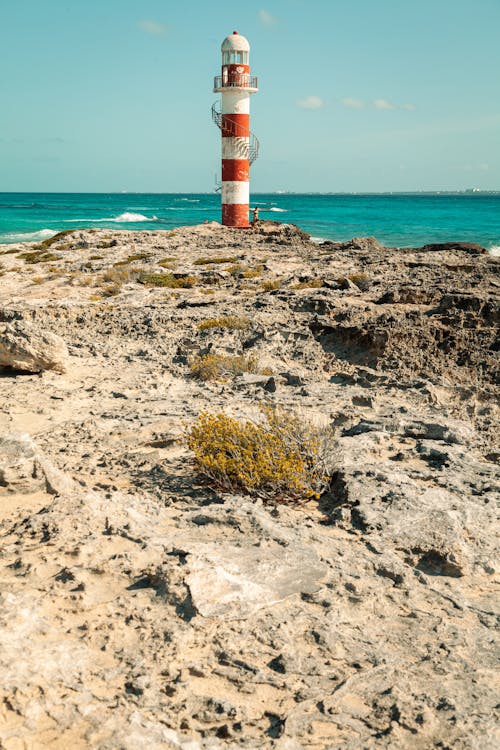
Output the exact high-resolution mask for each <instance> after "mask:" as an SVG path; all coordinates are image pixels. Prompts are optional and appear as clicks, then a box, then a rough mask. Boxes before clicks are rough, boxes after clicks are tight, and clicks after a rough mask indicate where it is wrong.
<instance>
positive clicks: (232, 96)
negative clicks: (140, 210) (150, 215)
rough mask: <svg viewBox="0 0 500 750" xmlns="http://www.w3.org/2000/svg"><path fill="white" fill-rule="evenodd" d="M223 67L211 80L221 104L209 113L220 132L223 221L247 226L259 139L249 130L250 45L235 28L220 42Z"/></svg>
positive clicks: (253, 85) (254, 87) (254, 89)
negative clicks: (251, 170)
mask: <svg viewBox="0 0 500 750" xmlns="http://www.w3.org/2000/svg"><path fill="white" fill-rule="evenodd" d="M221 49H222V71H221V75H220V76H216V77H215V80H214V93H217V94H220V95H221V96H220V105H219V102H216V103H215V104H214V105H213V106H212V117H213V120H214V122H215V123H216V125H218V127H219V128H220V130H221V134H222V191H221V192H222V223H223V224H224V225H225V226H228V227H240V228H245V227H248V226H249V223H248V212H249V202H250V165H251V164H253V162H254V161H255V159H256V158H257V155H258V151H259V142H258V140H257V138H256V137H255V136H254V135H253V133H251V132H250V94H255V93H256V92H257V91H258V86H257V78H256V77H255V76H251V75H250V59H249V57H250V45H249V44H248V41H247V40H246V39H245V37H244V36H241V34H238V32H237V31H233V33H232V34H231V35H230V36H228V37H226V39H224V41H223V42H222V47H221Z"/></svg>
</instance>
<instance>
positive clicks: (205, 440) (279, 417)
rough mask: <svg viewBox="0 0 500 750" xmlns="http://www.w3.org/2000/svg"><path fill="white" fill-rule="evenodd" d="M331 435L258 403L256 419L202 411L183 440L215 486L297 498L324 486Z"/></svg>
mask: <svg viewBox="0 0 500 750" xmlns="http://www.w3.org/2000/svg"><path fill="white" fill-rule="evenodd" d="M332 437H333V436H332V433H331V432H330V431H328V432H325V430H320V429H318V428H316V427H315V426H314V425H311V424H308V423H307V422H305V421H304V420H303V419H302V418H301V417H299V416H298V415H294V414H289V413H287V412H284V411H281V410H279V409H274V408H271V407H264V408H263V409H262V420H261V421H260V422H253V421H250V420H245V421H241V420H238V419H234V418H233V417H229V416H227V415H226V414H224V413H219V414H212V413H209V412H202V413H201V414H200V415H199V416H198V418H197V419H196V420H195V421H194V423H193V424H192V425H191V426H190V428H189V430H188V431H187V433H186V437H185V441H186V444H187V445H188V447H189V448H190V449H191V450H192V452H193V453H194V460H195V464H196V466H197V468H198V469H199V471H200V473H201V474H202V476H204V477H205V479H206V480H207V481H208V482H209V483H210V484H212V485H214V486H215V487H217V488H218V489H221V490H225V491H227V492H232V493H235V492H244V493H246V494H250V495H255V496H257V497H261V498H263V499H264V500H269V501H273V502H299V501H301V500H307V499H309V498H312V497H316V498H318V497H319V496H320V495H321V493H322V492H323V491H324V490H325V489H326V488H327V487H328V484H329V481H330V476H329V474H328V466H327V456H328V452H329V449H330V447H331V445H332Z"/></svg>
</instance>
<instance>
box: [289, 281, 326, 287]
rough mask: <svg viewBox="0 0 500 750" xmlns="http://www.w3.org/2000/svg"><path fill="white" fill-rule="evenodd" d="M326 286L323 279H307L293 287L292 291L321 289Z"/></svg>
mask: <svg viewBox="0 0 500 750" xmlns="http://www.w3.org/2000/svg"><path fill="white" fill-rule="evenodd" d="M324 285H325V282H324V281H323V279H306V281H299V282H298V283H297V284H294V285H293V286H292V289H321V287H322V286H324Z"/></svg>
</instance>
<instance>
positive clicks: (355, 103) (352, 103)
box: [340, 97, 365, 109]
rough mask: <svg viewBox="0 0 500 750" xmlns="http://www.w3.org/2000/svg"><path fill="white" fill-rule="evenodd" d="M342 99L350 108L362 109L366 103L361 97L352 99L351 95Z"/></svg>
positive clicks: (345, 105)
mask: <svg viewBox="0 0 500 750" xmlns="http://www.w3.org/2000/svg"><path fill="white" fill-rule="evenodd" d="M340 101H341V102H342V104H343V105H344V107H349V108H350V109H362V108H363V107H364V106H365V103H364V102H362V101H361V99H351V98H350V97H346V98H345V99H341V100H340Z"/></svg>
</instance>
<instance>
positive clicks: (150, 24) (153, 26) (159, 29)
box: [137, 20, 167, 36]
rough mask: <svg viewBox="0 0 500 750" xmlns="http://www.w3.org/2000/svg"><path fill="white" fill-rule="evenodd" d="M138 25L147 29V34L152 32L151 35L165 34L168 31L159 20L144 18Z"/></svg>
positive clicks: (144, 29)
mask: <svg viewBox="0 0 500 750" xmlns="http://www.w3.org/2000/svg"><path fill="white" fill-rule="evenodd" d="M137 25H138V27H139V28H140V29H142V30H143V31H145V32H146V34H151V36H165V34H166V33H167V27H166V26H165V25H164V24H162V23H158V22H157V21H148V20H144V21H139V23H138V24H137Z"/></svg>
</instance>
